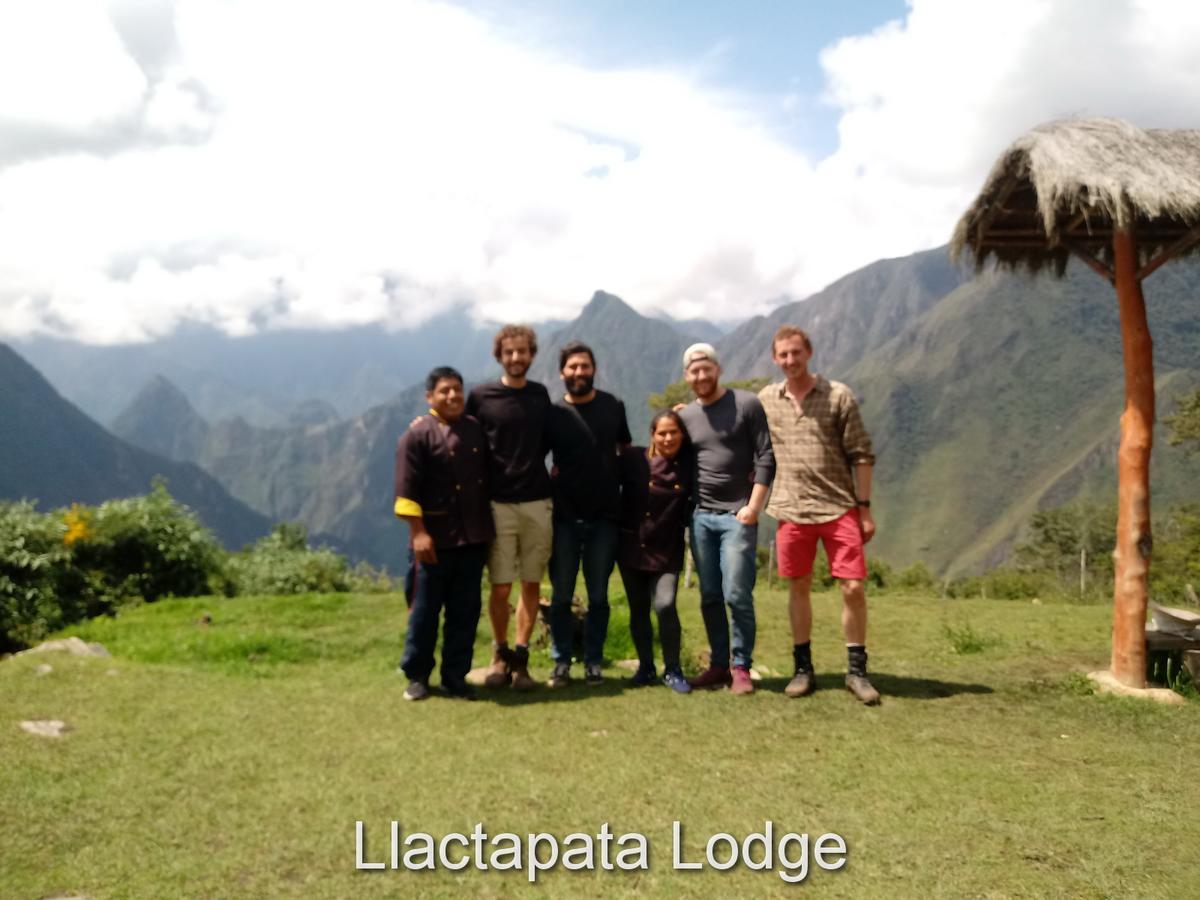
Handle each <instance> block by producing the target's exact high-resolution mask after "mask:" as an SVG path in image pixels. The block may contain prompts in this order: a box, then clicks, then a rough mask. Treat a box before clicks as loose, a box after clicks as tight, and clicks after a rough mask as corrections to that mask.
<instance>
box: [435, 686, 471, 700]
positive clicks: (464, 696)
mask: <svg viewBox="0 0 1200 900" xmlns="http://www.w3.org/2000/svg"><path fill="white" fill-rule="evenodd" d="M442 691H443V692H444V693H445V694H446V696H447V697H450V698H452V699H454V700H475V699H477V696H478V695H477V694H476V693H475V688H474V687H473V686H472V685H469V684H467V683H466V682H465V681H447V682H443V683H442Z"/></svg>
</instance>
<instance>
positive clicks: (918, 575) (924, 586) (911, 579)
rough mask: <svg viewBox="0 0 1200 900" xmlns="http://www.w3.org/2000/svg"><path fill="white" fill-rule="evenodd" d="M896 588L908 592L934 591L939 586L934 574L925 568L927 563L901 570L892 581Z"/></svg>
mask: <svg viewBox="0 0 1200 900" xmlns="http://www.w3.org/2000/svg"><path fill="white" fill-rule="evenodd" d="M892 584H893V586H895V587H898V588H903V589H904V590H908V591H932V590H933V589H934V588H935V587H936V586H937V581H936V580H934V577H933V573H932V572H930V571H929V569H927V568H926V567H925V563H922V562H915V563H913V564H912V565H911V566H909V567H908V568H906V569H901V570H900V572H899V573H897V575H896V577H895V578H894V579H893V580H892Z"/></svg>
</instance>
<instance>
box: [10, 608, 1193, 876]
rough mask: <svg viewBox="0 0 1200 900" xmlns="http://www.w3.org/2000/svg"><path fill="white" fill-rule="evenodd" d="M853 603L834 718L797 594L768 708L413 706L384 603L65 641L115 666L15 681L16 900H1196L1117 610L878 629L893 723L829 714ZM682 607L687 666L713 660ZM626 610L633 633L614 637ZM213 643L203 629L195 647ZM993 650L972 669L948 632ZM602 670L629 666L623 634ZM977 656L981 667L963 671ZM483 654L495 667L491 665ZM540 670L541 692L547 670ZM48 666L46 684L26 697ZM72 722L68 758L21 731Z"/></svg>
mask: <svg viewBox="0 0 1200 900" xmlns="http://www.w3.org/2000/svg"><path fill="white" fill-rule="evenodd" d="M838 603H839V601H838V600H837V598H836V597H835V596H833V595H832V594H826V595H820V596H818V597H817V600H816V607H817V630H816V635H815V638H814V656H815V661H816V664H817V668H818V673H819V684H820V688H821V690H819V691H818V692H817V693H816V694H815V695H814V696H812V697H810V698H807V699H805V700H788V699H786V698H785V697H784V696H783V695H782V693H781V691H782V687H783V685H784V684H785V683H786V676H787V670H788V668H789V666H788V661H789V658H790V639H789V638H788V636H787V624H786V621H787V620H786V609H785V606H784V599H783V594H782V592H780V591H778V590H776V591H762V592H760V595H759V599H758V608H759V621H760V624H759V642H758V652H759V662H760V663H761V664H763V665H765V666H766V667H767V668H768V669H770V670H771V671H772V672H773V673H777V674H774V675H771V676H769V677H767V678H765V679H764V680H763V681H762V682H760V683H759V691H758V692H757V693H756V694H755V695H754V696H752V697H749V698H741V697H734V696H731V695H730V694H729V693H728V692H719V693H715V694H693V695H691V696H687V697H679V696H676V695H674V694H672V693H670V692H669V691H667V690H666V689H664V688H655V689H645V690H632V689H626V688H625V687H624V685H623V683H622V681H621V679H623V678H624V677H627V676H628V673H627V672H623V671H621V670H619V669H616V668H613V669H610V670H609V674H610V676H611V677H610V678H609V680H608V682H607V683H606V684H605V685H604V686H603V687H600V688H593V689H588V688H587V687H585V686H583V685H578V686H572V687H571V688H569V689H567V690H564V691H562V692H550V691H546V690H543V691H540V692H537V693H534V694H531V695H516V694H513V693H511V692H501V693H496V694H493V695H490V696H485V699H484V700H483V701H482V702H478V703H472V704H467V703H461V702H455V701H449V700H445V699H441V698H437V697H435V698H434V699H431V700H429V701H427V702H426V703H423V704H409V703H402V702H400V693H401V690H402V688H403V684H404V682H403V679H401V678H400V677H398V676H397V675H396V674H395V673H394V671H393V670H394V667H395V663H396V659H397V657H398V652H399V637H400V634H401V631H402V629H403V625H404V604H403V602H402V601H401V600H400V599H399V598H398V597H397V596H395V595H361V596H356V595H351V596H345V595H343V596H306V597H294V598H258V599H255V598H240V599H234V600H227V599H219V598H203V599H199V600H178V601H164V602H161V603H158V604H155V605H151V606H141V607H136V608H131V609H128V610H126V611H124V612H123V613H122V614H121V615H120V616H119V618H117V619H115V620H98V621H93V622H89V623H87V624H85V625H82V626H79V627H77V628H73V629H71V631H70V633H73V634H79V635H80V636H82V637H84V638H85V639H87V640H98V641H101V642H102V643H104V644H105V646H106V647H107V648H108V649H109V650H110V651H111V652H112V654H113V656H112V658H111V659H91V658H89V659H77V658H72V657H66V656H64V655H61V654H53V655H48V656H40V655H35V656H26V657H20V658H12V659H9V660H5V661H3V662H0V711H3V716H2V717H0V720H2V721H3V727H0V758H2V759H3V760H4V761H5V763H6V764H5V765H4V766H3V768H2V769H0V803H2V804H3V807H2V808H3V810H4V816H3V821H2V823H0V896H3V897H40V896H48V895H53V894H57V893H66V894H86V895H87V896H89V897H93V898H100V897H173V896H194V897H224V896H231V897H276V896H284V897H349V896H394V897H410V896H445V897H458V896H463V895H468V896H475V895H481V896H516V895H525V894H533V893H535V892H536V893H537V894H539V895H541V896H549V897H567V896H580V895H582V896H597V897H600V896H604V897H608V896H623V895H634V894H638V895H645V896H654V897H660V896H663V897H666V896H680V895H683V896H712V895H715V894H724V895H739V894H740V895H751V896H769V895H775V894H779V895H783V894H792V893H794V892H795V891H797V890H805V891H807V892H808V893H811V894H815V895H817V896H839V897H864V896H866V897H872V896H886V897H896V896H902V897H909V896H951V897H962V896H967V897H976V896H979V897H1010V896H1030V897H1036V896H1046V895H1061V896H1071V897H1112V896H1120V897H1126V896H1144V897H1171V896H1176V897H1187V896H1194V895H1195V886H1196V884H1197V879H1198V878H1200V861H1198V859H1200V858H1198V857H1197V855H1196V853H1195V848H1194V839H1195V810H1196V809H1197V808H1198V807H1200V788H1198V786H1197V781H1196V779H1195V777H1194V776H1195V760H1196V750H1197V747H1200V704H1197V703H1196V702H1194V701H1193V702H1190V703H1188V704H1187V705H1186V706H1184V707H1182V708H1164V707H1160V706H1157V705H1153V704H1148V703H1143V702H1138V701H1131V700H1122V699H1115V698H1110V697H1100V696H1094V695H1092V694H1091V692H1090V689H1089V683H1088V682H1087V681H1086V680H1085V679H1084V678H1083V677H1082V674H1081V673H1083V672H1085V671H1087V670H1089V669H1094V668H1101V667H1103V666H1104V665H1105V663H1106V657H1107V646H1108V637H1109V629H1110V622H1109V613H1108V611H1107V610H1106V609H1105V608H1103V607H1080V606H1066V605H1055V604H1049V603H1047V604H1042V605H1033V604H1024V603H1017V602H1005V601H984V600H956V601H939V600H936V599H930V598H925V597H914V596H896V595H883V596H879V597H875V598H872V602H871V615H872V621H871V641H870V650H871V663H872V669H873V671H874V673H875V675H874V679H875V683H876V685H877V686H878V687H879V688H880V690H881V691H882V692H883V694H884V702H883V704H882V706H880V707H878V708H874V709H868V708H865V707H862V706H860V705H857V704H856V703H855V702H854V701H853V699H852V698H851V697H850V696H849V694H848V693H846V691H845V690H844V689H842V687H841V683H840V682H841V676H840V674H839V673H840V672H841V671H842V667H843V662H844V660H843V658H842V654H843V652H844V651H843V649H842V641H841V639H840V637H839V634H838V626H837V622H838ZM696 605H697V599H696V594H695V591H685V592H683V594H682V597H681V606H682V609H683V612H684V626H685V632H686V638H687V646H688V648H689V649H688V652H689V654H691V655H694V654H695V652H696V651H697V650H699V649H700V648H702V647H703V646H704V640H703V637H702V630H701V627H700V623H699V615H698V611H697V608H696ZM620 613H621V611H620V610H617V611H616V612H615V614H614V616H613V628H614V632H615V631H616V630H619V629H621V628H623V627H624V625H623V623H624V621H625V618H624V616H623V615H621V614H620ZM205 615H207V616H208V617H209V619H210V621H208V622H207V623H202V622H201V620H202V617H204V616H205ZM968 630H969V633H970V634H974V635H975V636H977V637H978V636H983V637H985V638H986V640H984V641H982V644H983V645H982V646H979V647H978V648H977V649H975V650H973V651H972V652H969V653H963V652H958V648H957V647H956V642H955V640H953V639H949V638H948V632H949V631H953V632H955V633H957V634H959V635H960V636H961V634H962V633H963V632H964V631H968ZM613 641H614V642H613V643H612V644H610V650H613V649H616V650H618V651H620V650H623V648H625V647H627V646H628V644H627V639H626V638H624V636H623V635H618V634H615V633H614V635H613ZM967 643H968V644H971V645H972V646H974V645H975V644H976V643H979V642H978V641H968V642H967ZM486 653H487V651H486V628H485V626H482V625H481V629H480V641H479V645H478V647H477V653H476V663H477V664H482V663H483V661H484V659H485V656H486ZM534 658H535V660H536V661H538V663H539V665H540V666H541V667H542V669H541V672H540V674H541V675H542V676H544V675H545V674H546V668H545V667H546V658H545V656H544V654H542V653H540V652H535V655H534ZM42 663H49V664H51V665H52V666H53V671H52V672H50V673H48V674H42V675H39V674H37V671H36V669H37V666H38V665H39V664H42ZM42 718H60V719H63V720H65V721H67V722H68V723H69V724H70V725H71V726H72V730H71V731H70V732H69V733H68V734H67V735H66V736H65V737H63V738H61V739H58V740H50V739H44V738H37V737H33V736H31V735H28V734H25V733H24V732H22V731H20V730H19V729H18V727H17V721H18V720H20V719H42ZM358 819H361V820H363V821H365V822H366V825H367V830H368V838H369V850H370V854H371V857H373V858H386V852H385V846H384V845H385V842H386V834H387V828H388V823H389V822H390V820H392V819H398V820H400V822H401V824H402V828H403V831H404V833H406V834H407V833H410V832H414V831H424V832H430V833H432V834H434V835H441V834H445V833H448V832H451V831H457V832H469V831H470V830H471V828H472V827H473V826H474V824H475V823H476V822H477V821H481V822H483V823H484V825H485V828H486V829H487V830H488V831H489V833H492V834H495V833H498V832H500V831H513V832H518V833H521V834H526V833H528V832H549V833H551V834H555V835H558V836H559V837H560V838H562V837H565V836H566V835H567V834H569V833H571V832H574V831H585V832H589V833H592V834H595V833H596V829H598V828H599V827H600V826H601V824H602V823H605V822H607V823H609V825H610V827H611V829H612V830H613V831H614V832H615V833H618V834H620V833H624V832H630V831H633V832H639V833H642V834H644V835H645V836H646V838H647V839H648V841H649V843H650V846H651V857H650V869H649V871H645V872H637V873H624V872H619V871H617V872H601V871H597V872H595V873H587V872H567V871H563V870H555V871H551V872H547V873H543V874H542V875H541V876H540V878H539V880H538V883H537V885H529V884H528V883H527V881H526V880H525V876H524V875H523V874H522V873H518V872H496V871H489V872H478V871H475V870H474V869H468V870H465V871H463V872H458V873H455V872H448V871H444V870H439V871H436V872H408V871H404V870H401V871H384V872H362V871H355V869H354V858H355V856H354V854H355V846H354V823H355V821H356V820H358ZM676 819H678V820H680V821H682V822H683V823H684V826H685V829H686V835H687V846H688V848H689V849H688V855H689V858H692V859H694V858H696V857H698V856H700V855H701V854H702V852H703V841H704V838H705V837H706V836H707V835H711V834H714V833H716V832H718V831H726V832H730V833H732V834H734V835H737V836H739V837H740V836H744V835H746V834H748V833H750V832H752V831H756V830H761V829H762V827H763V823H764V821H765V820H767V819H770V820H772V821H773V822H774V825H775V829H776V832H777V834H778V833H781V832H786V831H795V832H808V833H809V834H810V835H811V836H812V837H813V838H815V837H816V836H817V835H819V834H822V833H824V832H836V833H839V834H841V835H843V836H844V837H845V839H846V841H847V844H848V845H849V863H848V865H847V866H846V868H845V869H844V870H842V871H840V872H824V871H820V870H817V869H816V867H815V866H813V867H812V868H810V872H809V875H808V879H807V881H806V882H805V883H804V885H803V886H796V885H789V884H785V883H784V882H783V881H782V880H780V878H779V877H778V876H777V875H776V874H773V873H771V872H754V871H750V870H748V869H745V868H736V869H734V870H732V871H729V872H725V873H722V872H716V871H713V870H704V871H702V872H675V871H674V870H673V869H672V865H671V843H670V830H671V823H672V821H674V820H676Z"/></svg>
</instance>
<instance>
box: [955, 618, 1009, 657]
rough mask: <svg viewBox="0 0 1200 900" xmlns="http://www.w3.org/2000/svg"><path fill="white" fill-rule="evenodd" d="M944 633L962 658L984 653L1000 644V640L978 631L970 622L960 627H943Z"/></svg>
mask: <svg viewBox="0 0 1200 900" xmlns="http://www.w3.org/2000/svg"><path fill="white" fill-rule="evenodd" d="M942 633H943V634H944V635H945V636H946V640H948V641H949V642H950V647H951V649H953V650H954V652H955V653H957V654H959V655H960V656H965V655H968V654H971V653H982V652H983V651H984V650H989V649H991V648H992V647H996V646H998V645H999V644H1000V638H998V637H996V636H995V635H989V634H982V633H981V632H978V631H976V630H975V629H974V628H973V627H972V625H971V623H970V622H964V623H963V624H962V625H961V626H959V627H955V626H953V625H943V626H942Z"/></svg>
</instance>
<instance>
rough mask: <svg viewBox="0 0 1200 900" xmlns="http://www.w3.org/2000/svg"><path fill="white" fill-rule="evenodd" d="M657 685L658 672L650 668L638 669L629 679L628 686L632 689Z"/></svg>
mask: <svg viewBox="0 0 1200 900" xmlns="http://www.w3.org/2000/svg"><path fill="white" fill-rule="evenodd" d="M657 683H658V672H656V671H655V670H654V667H653V666H651V667H650V668H648V669H638V670H637V671H636V672H634V673H633V677H632V678H630V679H629V684H630V685H631V686H632V687H650V685H652V684H657Z"/></svg>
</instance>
